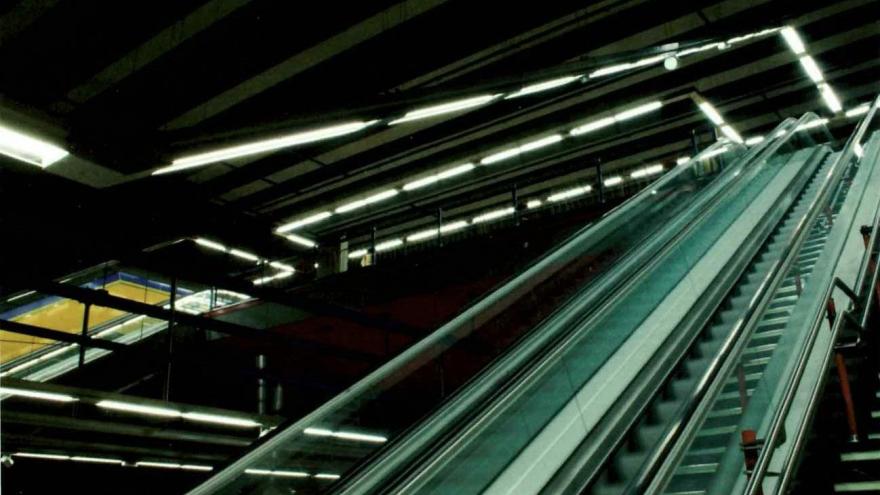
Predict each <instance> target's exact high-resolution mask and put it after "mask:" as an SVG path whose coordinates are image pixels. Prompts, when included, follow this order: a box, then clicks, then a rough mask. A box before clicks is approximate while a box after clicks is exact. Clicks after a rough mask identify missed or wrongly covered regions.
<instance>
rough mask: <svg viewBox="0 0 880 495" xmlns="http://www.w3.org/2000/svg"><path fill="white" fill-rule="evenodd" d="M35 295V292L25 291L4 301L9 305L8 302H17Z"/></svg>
mask: <svg viewBox="0 0 880 495" xmlns="http://www.w3.org/2000/svg"><path fill="white" fill-rule="evenodd" d="M36 293H37V292H36V291H33V290H29V291H25V292H22V293H21V294H18V295H17V296H12V297H10V298H8V299H6V302H8V303H9V302H12V301H18V300H19V299H24V298H25V297H28V296H32V295H34V294H36Z"/></svg>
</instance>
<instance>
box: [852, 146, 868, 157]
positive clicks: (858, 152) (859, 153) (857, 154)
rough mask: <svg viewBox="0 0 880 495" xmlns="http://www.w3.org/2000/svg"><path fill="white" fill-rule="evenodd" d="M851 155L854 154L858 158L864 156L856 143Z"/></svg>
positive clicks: (863, 152) (863, 151)
mask: <svg viewBox="0 0 880 495" xmlns="http://www.w3.org/2000/svg"><path fill="white" fill-rule="evenodd" d="M853 153H855V155H856V156H857V157H858V158H861V157H862V156H864V154H865V150H864V149H863V148H862V144H861V143H856V145H855V146H854V147H853Z"/></svg>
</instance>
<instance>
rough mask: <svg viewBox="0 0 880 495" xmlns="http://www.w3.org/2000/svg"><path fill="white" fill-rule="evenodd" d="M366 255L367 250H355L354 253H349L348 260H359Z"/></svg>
mask: <svg viewBox="0 0 880 495" xmlns="http://www.w3.org/2000/svg"><path fill="white" fill-rule="evenodd" d="M365 254H367V250H366V249H355V250H354V251H352V252H350V253H348V259H352V260H353V259H357V258H360V257H361V256H363V255H365Z"/></svg>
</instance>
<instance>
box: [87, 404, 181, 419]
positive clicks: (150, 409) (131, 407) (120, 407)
mask: <svg viewBox="0 0 880 495" xmlns="http://www.w3.org/2000/svg"><path fill="white" fill-rule="evenodd" d="M95 405H96V406H98V407H101V408H104V409H110V410H113V411H123V412H130V413H135V414H145V415H147V416H160V417H164V418H179V417H180V416H181V413H180V411H178V410H176V409H169V408H167V407H157V406H144V405H140V404H131V403H129V402H119V401H115V400H102V401H99V402H98V403H96V404H95Z"/></svg>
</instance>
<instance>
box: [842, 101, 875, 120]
mask: <svg viewBox="0 0 880 495" xmlns="http://www.w3.org/2000/svg"><path fill="white" fill-rule="evenodd" d="M870 109H871V105H869V104H867V103H865V104H862V105H859V106H857V107H855V108H850V109H849V110H847V111H846V113H845V114H844V115H845V116H846V117H847V118H853V117H858V116H860V115H865V114H866V113H868V110H870Z"/></svg>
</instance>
